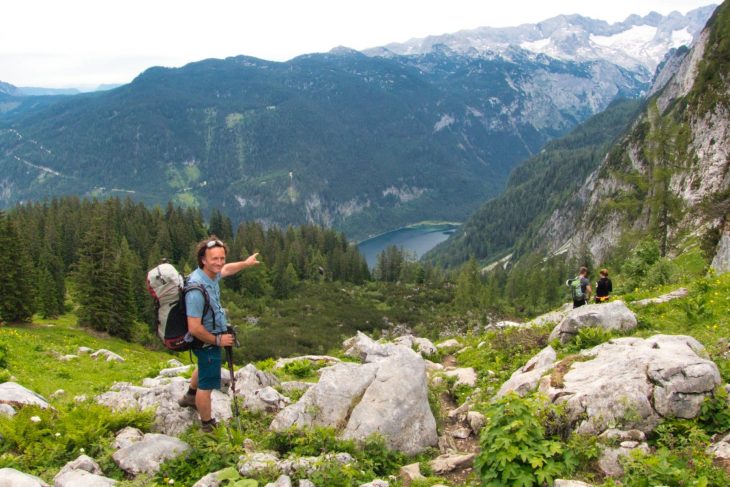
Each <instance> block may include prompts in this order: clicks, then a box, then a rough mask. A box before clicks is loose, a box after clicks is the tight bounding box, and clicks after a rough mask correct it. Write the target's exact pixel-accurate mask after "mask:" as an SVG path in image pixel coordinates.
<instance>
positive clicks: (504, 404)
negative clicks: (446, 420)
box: [474, 393, 577, 486]
mask: <svg viewBox="0 0 730 487" xmlns="http://www.w3.org/2000/svg"><path fill="white" fill-rule="evenodd" d="M545 407H549V406H546V405H545V403H543V402H542V401H541V400H540V399H539V398H535V397H528V398H521V397H519V396H518V395H517V394H514V393H510V394H507V395H506V396H504V397H502V398H500V399H498V400H497V401H495V402H494V403H492V404H491V405H490V406H489V407H488V408H487V411H486V417H487V424H486V426H485V427H484V429H483V430H482V433H481V436H480V440H479V441H480V444H481V452H480V453H479V454H478V456H477V458H476V461H475V463H474V466H475V469H476V471H477V472H478V474H479V476H480V477H481V479H482V485H483V486H511V485H521V486H532V485H535V486H538V485H542V484H544V483H548V484H552V482H553V481H554V480H555V479H556V478H558V477H559V476H560V475H561V474H564V473H567V472H569V471H570V470H572V468H574V467H575V465H576V464H577V460H576V459H575V458H574V456H573V455H572V454H571V452H570V451H569V450H568V449H567V448H566V447H565V445H564V444H563V443H561V442H560V441H557V440H554V439H551V438H548V437H546V435H545V429H544V427H543V425H542V423H541V421H540V417H541V416H542V415H543V414H544V413H542V412H541V411H542V410H543V409H544V408H545Z"/></svg>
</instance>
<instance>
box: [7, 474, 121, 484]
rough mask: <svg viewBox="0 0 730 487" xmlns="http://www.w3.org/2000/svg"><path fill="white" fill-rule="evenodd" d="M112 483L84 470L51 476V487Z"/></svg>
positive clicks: (114, 482) (108, 479)
mask: <svg viewBox="0 0 730 487" xmlns="http://www.w3.org/2000/svg"><path fill="white" fill-rule="evenodd" d="M0 485H2V484H0ZM112 485H117V481H116V480H113V479H110V478H107V477H104V476H103V475H98V474H93V473H89V472H86V471H84V470H68V471H66V472H63V473H59V474H58V475H56V476H55V477H54V478H53V487H107V486H112Z"/></svg>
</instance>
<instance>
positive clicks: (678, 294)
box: [631, 287, 689, 306]
mask: <svg viewBox="0 0 730 487" xmlns="http://www.w3.org/2000/svg"><path fill="white" fill-rule="evenodd" d="M687 295H689V289H687V288H686V287H681V288H679V289H676V290H674V291H672V292H670V293H667V294H662V295H661V296H658V297H656V298H648V299H641V300H639V301H633V302H632V303H631V304H633V305H634V306H647V305H649V304H662V303H667V302H669V301H672V300H673V299H679V298H684V297H686V296H687Z"/></svg>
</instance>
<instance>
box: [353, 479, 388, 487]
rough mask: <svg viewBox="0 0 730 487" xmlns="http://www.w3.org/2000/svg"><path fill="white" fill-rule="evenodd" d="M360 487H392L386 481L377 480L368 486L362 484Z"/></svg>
mask: <svg viewBox="0 0 730 487" xmlns="http://www.w3.org/2000/svg"><path fill="white" fill-rule="evenodd" d="M360 487H390V483H389V482H388V481H386V480H381V479H375V480H373V481H372V482H368V483H367V484H361V485H360Z"/></svg>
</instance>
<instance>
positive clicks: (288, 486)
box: [266, 475, 292, 487]
mask: <svg viewBox="0 0 730 487" xmlns="http://www.w3.org/2000/svg"><path fill="white" fill-rule="evenodd" d="M266 487H292V483H291V479H290V478H289V476H288V475H282V476H280V477H279V478H278V479H276V482H273V483H271V482H270V483H268V484H266Z"/></svg>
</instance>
